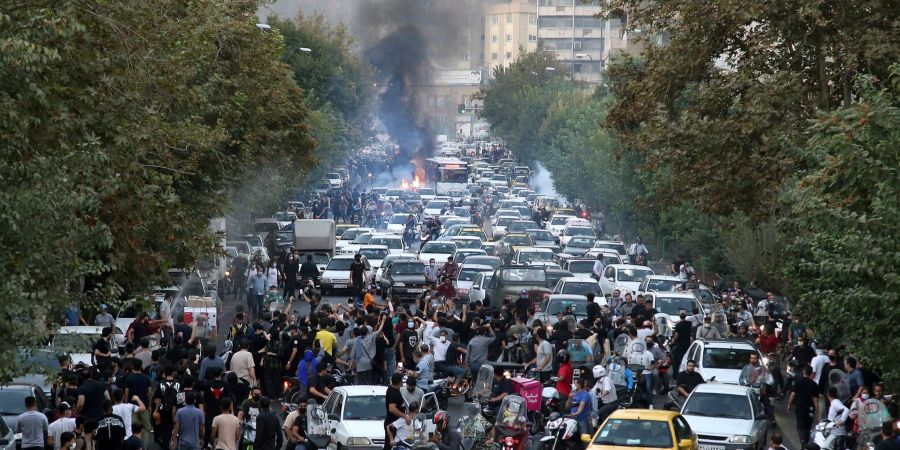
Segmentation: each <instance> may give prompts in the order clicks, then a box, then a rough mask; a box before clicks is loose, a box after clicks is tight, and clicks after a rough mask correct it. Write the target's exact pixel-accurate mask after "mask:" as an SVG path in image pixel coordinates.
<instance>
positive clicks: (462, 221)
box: [441, 216, 472, 227]
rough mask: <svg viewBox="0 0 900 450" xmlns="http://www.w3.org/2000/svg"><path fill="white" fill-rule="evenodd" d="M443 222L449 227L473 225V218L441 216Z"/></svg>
mask: <svg viewBox="0 0 900 450" xmlns="http://www.w3.org/2000/svg"><path fill="white" fill-rule="evenodd" d="M441 223H442V224H443V225H444V226H448V227H452V226H453V225H464V226H472V219H469V218H468V217H456V216H441Z"/></svg>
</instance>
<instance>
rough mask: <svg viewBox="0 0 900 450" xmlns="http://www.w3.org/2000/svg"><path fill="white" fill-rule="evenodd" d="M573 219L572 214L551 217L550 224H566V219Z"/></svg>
mask: <svg viewBox="0 0 900 450" xmlns="http://www.w3.org/2000/svg"><path fill="white" fill-rule="evenodd" d="M568 219H571V217H570V216H556V217H554V218H552V219H550V225H565V224H566V220H568Z"/></svg>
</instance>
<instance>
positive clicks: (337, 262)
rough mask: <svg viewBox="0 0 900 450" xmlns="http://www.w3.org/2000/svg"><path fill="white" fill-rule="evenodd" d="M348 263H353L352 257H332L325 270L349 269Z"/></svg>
mask: <svg viewBox="0 0 900 450" xmlns="http://www.w3.org/2000/svg"><path fill="white" fill-rule="evenodd" d="M350 264H353V259H352V258H340V259H332V260H331V262H329V263H328V266H326V267H325V270H350Z"/></svg>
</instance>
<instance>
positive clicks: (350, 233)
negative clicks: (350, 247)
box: [341, 229, 367, 241]
mask: <svg viewBox="0 0 900 450" xmlns="http://www.w3.org/2000/svg"><path fill="white" fill-rule="evenodd" d="M363 233H367V231H363V230H359V229H357V230H347V231H344V232H343V233H341V240H342V241H352V240H354V239H356V237H357V236H359V235H360V234H363Z"/></svg>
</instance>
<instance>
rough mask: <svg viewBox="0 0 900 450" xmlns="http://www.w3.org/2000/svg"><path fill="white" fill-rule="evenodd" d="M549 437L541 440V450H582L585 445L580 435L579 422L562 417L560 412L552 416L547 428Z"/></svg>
mask: <svg viewBox="0 0 900 450" xmlns="http://www.w3.org/2000/svg"><path fill="white" fill-rule="evenodd" d="M546 431H547V435H546V436H544V437H542V438H541V450H557V447H559V448H565V449H567V450H581V449H583V448H584V445H583V444H582V442H581V436H580V435H579V434H578V422H577V421H575V419H573V418H571V417H562V416H561V415H560V414H559V413H558V412H556V413H553V414H552V415H551V416H550V420H549V421H548V422H547V426H546Z"/></svg>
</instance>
